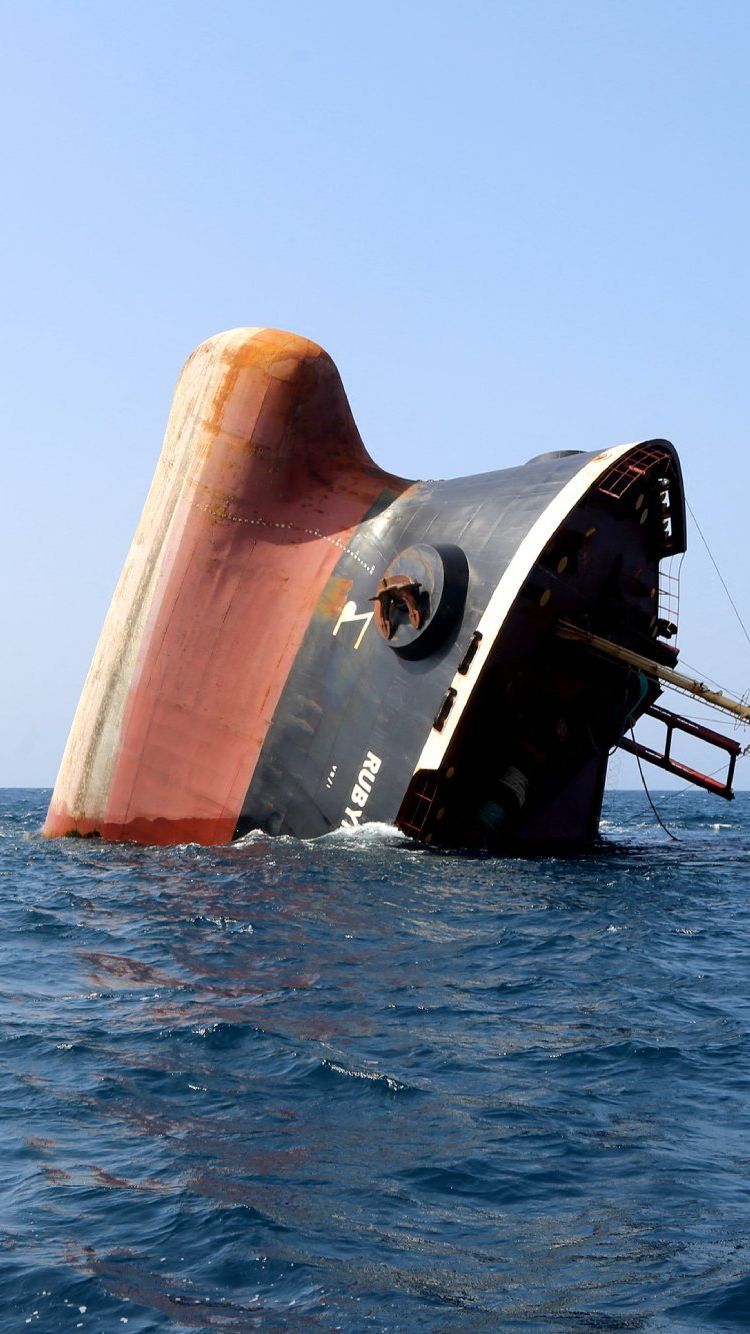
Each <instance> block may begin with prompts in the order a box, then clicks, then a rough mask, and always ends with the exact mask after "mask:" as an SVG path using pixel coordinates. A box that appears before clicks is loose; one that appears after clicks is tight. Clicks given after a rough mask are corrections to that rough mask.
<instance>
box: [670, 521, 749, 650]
mask: <svg viewBox="0 0 750 1334" xmlns="http://www.w3.org/2000/svg"><path fill="white" fill-rule="evenodd" d="M685 504H686V505H687V508H688V510H689V511H690V517H691V519H692V520H693V523H694V524H695V526H696V528H697V529H698V532H699V534H700V539H701V542H702V543H703V545H704V547H705V548H706V551H707V552H708V555H709V558H710V561H711V564H712V565H713V567H714V569H715V571H716V573H717V574H718V576H719V579H720V580H721V586H722V588H723V589H724V592H725V593H726V595H727V597H728V598H729V601H730V603H731V605H732V610H733V612H734V614H735V616H736V617H737V620H738V621H739V623H740V626H741V628H742V633H743V635H744V636H745V639H746V640H747V642H748V644H750V634H749V633H748V629H747V626H746V625H745V622H744V621H743V619H742V617H741V615H740V613H739V610H738V608H737V604H736V602H735V600H734V598H733V597H732V594H731V593H730V592H729V589H728V588H727V586H726V583H725V582H724V576H723V574H722V573H721V570H720V569H719V567H718V565H717V564H716V561H715V560H714V554H713V552H712V550H711V548H710V546H709V545H708V542H707V541H706V539H705V537H704V535H703V529H702V528H701V526H700V524H699V523H698V520H697V519H696V517H695V515H694V513H693V511H692V509H691V507H690V505H689V503H688V501H687V500H686V501H685Z"/></svg>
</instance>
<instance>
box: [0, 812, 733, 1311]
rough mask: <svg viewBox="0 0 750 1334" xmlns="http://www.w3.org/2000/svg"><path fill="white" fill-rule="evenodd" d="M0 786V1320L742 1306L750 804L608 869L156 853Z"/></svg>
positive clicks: (194, 850)
mask: <svg viewBox="0 0 750 1334" xmlns="http://www.w3.org/2000/svg"><path fill="white" fill-rule="evenodd" d="M47 796H48V794H47V793H44V792H37V791H33V792H30V791H7V790H6V791H5V792H3V793H1V794H0V856H1V861H0V875H1V877H2V879H1V883H0V902H1V903H2V913H3V922H2V932H1V934H0V959H1V963H0V990H1V995H0V1025H1V1034H0V1042H1V1047H0V1052H1V1055H2V1067H3V1079H2V1085H1V1086H0V1093H1V1097H2V1104H1V1108H0V1112H1V1114H2V1118H3V1127H2V1128H3V1141H2V1142H3V1146H4V1153H3V1155H2V1160H1V1161H0V1178H1V1183H2V1184H1V1186H0V1190H1V1191H2V1209H1V1212H0V1301H1V1302H2V1304H3V1316H2V1319H3V1321H4V1324H3V1325H2V1328H3V1329H5V1328H7V1329H9V1330H10V1329H19V1330H20V1329H25V1328H26V1327H27V1325H29V1324H30V1325H31V1327H32V1329H33V1328H34V1327H36V1328H37V1329H40V1330H66V1331H67V1330H77V1329H82V1330H84V1331H86V1330H90V1331H102V1330H103V1331H111V1330H115V1329H119V1328H123V1329H125V1328H127V1331H128V1334H136V1331H161V1330H170V1331H176V1330H195V1329H222V1330H245V1329H253V1328H262V1329H273V1328H297V1327H300V1328H305V1329H306V1328H315V1327H319V1328H321V1329H344V1330H359V1329H362V1330H367V1329H374V1330H378V1329H381V1330H383V1329H385V1330H389V1329H399V1330H401V1329H403V1330H410V1329H415V1330H421V1329H426V1330H433V1329H434V1330H443V1329H444V1330H455V1329H465V1330H483V1329H488V1330H495V1329H502V1330H506V1329H509V1330H512V1329H514V1328H524V1329H539V1330H546V1329H551V1330H564V1331H567V1330H570V1331H577V1330H587V1329H596V1330H620V1329H636V1330H640V1329H642V1330H648V1331H662V1330H683V1329H684V1330H691V1329H707V1328H711V1329H722V1328H726V1329H731V1328H736V1327H737V1326H738V1325H741V1324H747V1323H750V1115H749V1113H748V1109H749V1106H750V1103H749V1100H748V1099H749V1094H750V999H749V998H750V794H740V796H739V797H738V799H737V800H736V801H735V802H734V803H732V804H726V803H722V802H719V801H717V800H715V799H712V798H710V797H707V796H705V797H704V796H703V795H701V794H696V793H690V794H686V795H679V796H669V797H667V796H666V795H665V794H662V795H661V796H660V797H659V798H658V802H659V805H660V808H661V810H662V813H663V815H664V817H665V819H666V821H667V823H668V824H669V826H670V827H671V828H672V830H673V831H674V833H675V834H676V835H677V837H678V841H676V842H673V841H671V840H669V839H668V838H667V837H666V835H665V834H664V833H663V832H662V831H661V830H660V829H659V828H658V827H657V826H656V825H655V823H654V820H653V816H652V814H651V812H650V810H649V809H648V807H647V806H646V803H645V799H644V796H643V794H642V793H641V794H635V793H632V794H631V793H615V794H611V795H610V796H609V798H608V801H607V807H606V820H605V824H604V834H605V837H606V839H607V840H608V842H607V846H605V847H604V848H603V849H602V850H601V851H600V852H598V853H596V854H595V855H592V856H588V857H580V858H576V859H574V860H570V861H564V860H558V859H552V858H548V859H544V860H538V861H519V860H500V859H496V858H487V857H484V858H482V857H473V858H467V857H460V856H446V855H442V854H437V853H434V852H431V851H429V850H424V849H422V848H419V847H417V846H415V845H413V844H410V843H409V842H407V841H406V840H405V839H404V838H402V837H401V836H400V835H398V834H396V833H395V832H394V831H392V830H389V829H386V828H383V827H371V828H370V829H367V830H363V831H361V832H360V831H356V832H352V834H351V835H345V834H337V835H332V836H329V837H327V838H325V839H323V840H320V841H318V842H310V843H304V842H299V841H296V840H294V839H278V840H271V839H268V838H265V837H261V836H252V835H251V836H249V837H248V838H247V839H245V840H244V841H243V842H242V843H240V844H237V845H235V846H233V847H228V848H215V849H210V848H199V847H194V846H188V847H179V848H170V849H153V848H137V847H127V846H109V845H106V844H103V843H99V842H94V841H81V840H65V841H58V842H54V843H47V842H44V841H43V840H41V839H40V838H39V835H38V828H39V825H40V822H41V819H42V816H43V812H44V808H45V804H46V799H47Z"/></svg>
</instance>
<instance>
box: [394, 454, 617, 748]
mask: <svg viewBox="0 0 750 1334" xmlns="http://www.w3.org/2000/svg"><path fill="white" fill-rule="evenodd" d="M639 443H641V442H640V441H634V442H633V443H631V444H629V445H614V446H613V447H612V448H611V449H605V450H602V452H601V453H600V454H597V455H596V456H595V457H594V458H593V459H589V462H588V463H586V464H585V465H584V467H582V468H581V470H580V472H577V473H576V474H575V476H574V477H571V479H570V481H569V482H568V483H567V484H566V485H565V486H564V487H563V488H562V490H561V491H559V492H558V493H557V495H556V496H555V498H554V500H552V501H550V503H549V505H548V506H547V508H546V509H545V510H544V511H543V512H542V513H541V514H540V516H539V518H538V519H537V521H536V523H535V524H533V526H532V527H531V528H530V529H529V531H528V533H527V534H526V536H525V538H524V539H523V541H522V542H521V543H520V545H519V546H518V548H517V550H516V552H515V554H514V555H513V558H512V559H511V561H510V563H509V565H508V567H507V569H506V570H505V573H504V574H503V576H502V578H501V579H500V582H499V583H498V584H497V586H496V588H495V590H494V592H493V594H492V596H491V598H490V600H489V602H488V603H487V606H486V608H485V610H484V612H483V613H482V617H481V619H480V621H479V624H478V625H477V627H476V629H477V630H478V631H479V633H480V634H481V636H482V638H481V641H480V643H479V648H478V649H477V652H476V654H475V656H474V659H473V662H472V664H471V668H470V670H469V672H468V674H467V675H465V676H462V675H461V673H460V672H456V674H455V676H454V677H453V680H452V682H451V687H452V689H453V690H454V691H455V692H456V693H455V698H454V701H453V707H452V709H451V711H450V713H449V714H448V717H447V719H446V721H445V723H444V724H443V727H442V730H441V731H439V732H438V731H437V729H436V728H435V727H434V726H433V727H432V728H431V730H430V734H429V736H428V737H427V740H426V742H425V744H424V746H423V748H422V753H421V755H420V756H419V759H418V760H417V763H416V765H415V767H414V773H418V772H419V770H420V769H439V768H440V765H441V764H442V762H443V759H444V757H445V753H446V751H447V749H448V746H449V745H450V743H451V740H452V738H453V735H454V733H455V731H456V728H457V727H458V724H459V723H460V721H461V716H462V714H463V711H464V709H465V708H466V706H467V704H468V702H469V700H470V698H471V694H472V691H473V690H474V689H475V688H476V685H477V682H478V680H479V677H480V675H481V672H482V668H483V667H484V665H485V663H486V662H487V659H488V658H489V656H490V654H491V652H492V649H493V646H494V644H495V640H496V639H497V636H498V635H499V633H500V631H501V630H502V628H503V625H504V623H505V619H506V617H507V615H508V612H509V611H510V609H511V607H512V606H513V603H514V602H515V600H516V598H517V597H518V594H519V593H520V591H521V588H522V587H523V584H524V582H525V580H526V579H527V578H528V576H529V574H530V573H531V571H532V569H533V568H534V565H535V563H536V561H537V560H538V559H539V556H540V555H541V553H542V551H543V550H544V548H545V547H546V545H547V543H548V542H549V540H550V538H551V537H553V536H554V534H555V533H556V532H557V530H558V528H559V527H560V524H561V523H562V522H563V520H564V519H565V518H566V517H567V515H568V514H569V513H570V511H571V510H572V509H573V507H574V506H575V505H577V504H578V501H579V500H581V499H582V497H583V496H584V495H585V494H586V492H587V491H588V490H589V488H590V487H591V486H593V484H594V483H595V482H596V481H597V480H598V478H599V477H601V475H602V473H603V472H605V471H606V469H607V468H609V467H610V466H611V465H612V464H613V463H614V462H615V461H616V460H617V459H619V458H622V456H623V454H627V452H628V450H630V449H636V448H637V447H638V444H639Z"/></svg>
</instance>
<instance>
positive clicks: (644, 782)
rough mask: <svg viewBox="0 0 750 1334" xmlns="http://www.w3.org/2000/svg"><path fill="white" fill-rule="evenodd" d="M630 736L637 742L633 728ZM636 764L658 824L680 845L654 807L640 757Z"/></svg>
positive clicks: (637, 757) (636, 758)
mask: <svg viewBox="0 0 750 1334" xmlns="http://www.w3.org/2000/svg"><path fill="white" fill-rule="evenodd" d="M630 735H631V737H632V738H633V741H635V734H634V732H633V729H632V727H631V729H630ZM635 762H636V764H637V765H638V772H639V774H640V775H641V782H642V783H643V791H644V792H645V793H646V796H647V797H648V804H649V806H650V807H651V810H652V811H653V813H654V816H655V817H656V822H657V824H660V825H661V827H662V829H663V830H664V833H665V834H668V835H669V837H670V838H671V839H672V842H673V843H679V841H680V840H679V838H678V837H677V835H676V834H673V833H672V830H671V829H668V828H667V826H666V825H665V823H664V821H663V820H662V818H661V816H660V814H659V812H658V811H657V809H656V807H655V805H654V803H653V799H652V797H651V793H650V792H649V790H648V787H647V785H646V775H645V774H644V772H643V768H642V766H641V757H640V755H636V757H635Z"/></svg>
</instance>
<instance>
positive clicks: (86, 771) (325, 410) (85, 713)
mask: <svg viewBox="0 0 750 1334" xmlns="http://www.w3.org/2000/svg"><path fill="white" fill-rule="evenodd" d="M665 497H666V499H665ZM644 511H645V515H646V517H645V519H644V517H643V516H644ZM665 514H666V515H667V516H668V518H667V519H665ZM649 515H650V517H649ZM683 545H684V515H683V512H682V492H681V480H680V476H679V465H678V463H677V460H676V456H675V454H674V451H673V450H672V447H671V446H670V445H669V444H668V443H667V442H664V441H655V442H648V443H647V444H643V443H640V444H635V445H624V446H617V447H615V448H612V449H605V450H602V451H599V452H596V453H593V454H584V453H566V454H563V455H560V454H551V455H545V456H542V457H540V458H538V459H536V460H532V461H531V462H529V463H528V464H525V465H523V466H521V467H516V468H509V469H503V470H501V471H498V472H495V473H489V474H482V475H479V476H474V477H465V478H458V479H453V480H450V481H445V482H409V481H406V480H405V479H402V478H399V477H395V476H393V475H391V474H388V473H385V472H383V471H382V470H381V469H379V468H378V467H377V466H376V465H375V464H374V463H373V462H372V460H371V459H370V458H369V457H368V455H367V453H366V451H365V449H364V446H363V445H362V442H361V440H360V438H359V435H358V433H357V430H356V426H355V425H354V421H353V419H352V416H351V412H350V409H349V405H348V402H347V400H346V396H345V394H344V391H343V387H342V386H341V382H340V380H339V377H338V374H337V372H336V369H335V367H334V366H333V363H332V362H331V361H330V359H329V358H328V357H327V356H326V354H325V353H324V352H323V351H322V350H321V349H320V348H318V347H317V346H316V345H315V344H311V343H309V342H307V340H304V339H299V338H296V337H295V336H293V335H289V334H280V333H276V332H274V331H269V330H239V331H234V332H233V333H231V334H228V335H221V336H220V337H219V338H217V339H213V340H210V342H209V343H207V344H204V345H203V346H202V347H201V348H199V349H198V351H197V352H196V353H195V354H194V355H193V357H192V358H191V360H190V361H189V362H188V364H187V366H186V368H185V370H184V371H183V375H182V377H181V379H180V382H179V383H178V388H177V392H176V395H175V402H174V405H173V410H172V414H171V417H170V423H169V426H168V429H167V436H166V439H165V444H164V448H163V451H162V456H161V459H160V462H159V465H158V467H157V472H156V475H155V479H154V483H153V486H152V489H151V492H150V495H149V498H148V501H147V504H146V507H145V509H144V514H143V517H142V519H141V522H140V525H139V528H138V530H137V532H136V536H135V538H134V541H133V545H132V547H131V551H130V554H129V557H128V560H127V562H126V566H125V569H124V571H123V575H122V577H121V580H120V583H119V585H118V588H117V590H116V593H115V597H114V599H113V603H112V606H111V608H110V611H109V614H108V617H107V621H106V623H105V626H104V629H103V631H102V636H101V639H100V642H99V645H98V648H97V652H96V655H95V658H94V662H93V664H92V668H91V671H90V673H89V676H88V678H87V682H86V685H85V687H84V691H83V694H82V697H81V702H80V704H79V708H78V711H77V714H76V718H75V720H74V724H73V728H72V731H71V736H70V739H69V742H68V746H67V749H66V752H65V756H64V758H63V763H62V766H61V770H60V774H59V776H58V781H57V784H56V787H55V791H54V794H53V798H52V802H51V804H50V809H49V813H48V816H47V821H46V824H45V830H44V832H45V833H46V834H47V835H48V836H57V835H65V834H79V835H99V836H101V837H104V838H109V839H116V840H132V841H137V842H151V843H181V842H188V841H190V842H200V843H220V842H227V841H230V840H231V839H233V838H236V837H240V836H242V835H243V834H244V833H246V832H247V831H249V830H251V829H256V828H258V829H262V830H265V831H266V832H268V833H270V834H292V835H295V836H297V837H303V838H308V837H316V836H318V835H320V834H324V833H326V832H327V831H329V830H331V829H334V828H337V827H339V826H353V827H358V826H360V825H361V824H363V823H365V822H368V821H372V820H377V821H386V822H390V823H397V824H398V825H400V827H401V828H403V829H404V830H405V831H406V832H407V833H409V834H410V835H411V836H413V837H415V838H419V839H422V840H423V841H426V842H430V843H433V844H437V845H442V846H454V847H488V848H491V849H503V848H516V847H518V848H521V849H526V848H536V847H543V846H564V845H568V846H571V847H573V846H576V847H578V846H585V845H586V844H587V843H590V842H591V841H592V840H593V839H594V838H595V836H596V830H597V827H598V818H599V810H600V806H601V795H602V790H603V785H604V779H605V774H606V760H607V754H608V751H609V748H610V747H611V745H613V744H616V742H617V740H618V739H619V737H620V736H621V735H622V734H623V732H624V730H625V729H626V727H627V726H629V725H631V724H632V722H633V721H634V720H635V718H636V717H637V716H638V715H639V713H640V712H642V711H643V710H644V709H645V708H646V707H648V705H649V704H650V703H652V702H653V699H654V698H655V695H656V693H658V691H657V690H656V689H655V688H654V687H653V686H652V685H650V684H644V682H642V681H639V680H638V679H637V674H634V673H633V672H632V671H630V670H629V669H628V668H624V667H622V666H621V665H609V666H602V665H601V664H597V665H596V667H594V668H592V666H591V663H590V661H588V660H587V659H586V658H585V655H584V654H583V653H582V652H581V650H580V648H578V647H576V646H571V645H570V644H566V643H565V642H564V641H562V640H561V639H560V638H559V636H558V634H557V629H558V627H559V625H560V623H561V621H563V620H564V619H565V618H567V617H572V618H573V620H574V621H576V622H577V623H579V624H581V623H583V624H587V625H589V626H591V627H594V628H599V629H602V628H605V629H609V630H610V631H611V630H612V629H613V628H614V630H615V631H616V633H617V634H618V635H619V640H620V642H624V643H630V644H631V645H632V646H633V647H634V648H636V647H638V648H641V649H642V648H643V647H644V645H645V644H648V645H649V646H650V647H651V648H652V649H653V648H654V645H655V644H656V643H657V642H658V635H659V633H660V629H661V628H662V627H663V622H661V621H660V619H659V616H658V614H657V613H658V585H659V562H660V560H661V559H663V557H664V556H665V555H671V554H673V553H674V551H676V550H679V549H681V547H682V546H683ZM384 575H385V576H386V577H385V583H386V584H388V582H389V579H390V581H391V582H393V580H394V579H395V581H396V582H397V583H398V582H399V580H400V582H401V584H404V583H406V584H409V581H411V583H410V584H409V586H410V587H412V588H413V589H414V590H416V592H415V594H414V596H415V597H416V599H417V601H418V602H419V606H418V607H417V606H416V605H413V606H412V613H413V614H412V617H411V621H410V618H409V616H408V614H407V612H408V608H407V606H406V604H405V603H404V602H393V601H392V602H391V603H390V604H388V603H387V602H386V603H384V602H382V601H380V602H376V601H373V599H377V598H378V597H379V596H380V595H379V594H378V592H377V590H378V588H379V587H380V584H381V583H382V577H383V576H384ZM379 581H380V583H379ZM383 605H389V606H390V611H389V612H388V615H389V616H390V621H388V616H386V617H385V619H384V616H383V615H382V614H380V610H379V609H380V607H382V606H383ZM411 622H413V623H411ZM665 651H666V650H665Z"/></svg>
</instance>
